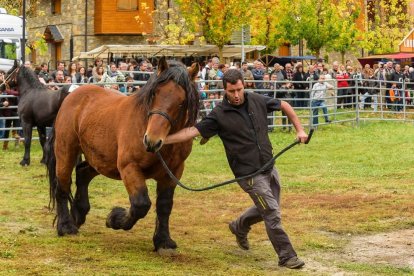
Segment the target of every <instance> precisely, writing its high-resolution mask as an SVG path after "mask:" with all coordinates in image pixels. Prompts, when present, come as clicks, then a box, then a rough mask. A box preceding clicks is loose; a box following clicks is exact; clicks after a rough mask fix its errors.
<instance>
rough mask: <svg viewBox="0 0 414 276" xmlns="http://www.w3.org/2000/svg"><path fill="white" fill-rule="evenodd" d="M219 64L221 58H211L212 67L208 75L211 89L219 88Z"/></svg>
mask: <svg viewBox="0 0 414 276" xmlns="http://www.w3.org/2000/svg"><path fill="white" fill-rule="evenodd" d="M219 64H220V60H219V59H218V58H217V57H214V58H212V59H211V68H210V70H208V76H207V80H208V81H209V82H207V84H208V88H209V90H214V89H217V84H218V82H219V81H218V80H219V77H218V76H217V73H218V66H219Z"/></svg>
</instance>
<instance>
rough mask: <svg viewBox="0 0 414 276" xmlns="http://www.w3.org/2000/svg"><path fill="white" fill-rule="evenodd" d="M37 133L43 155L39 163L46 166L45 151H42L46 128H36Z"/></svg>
mask: <svg viewBox="0 0 414 276" xmlns="http://www.w3.org/2000/svg"><path fill="white" fill-rule="evenodd" d="M37 133H39V141H40V145H41V146H42V153H43V155H42V159H41V160H40V163H42V164H46V159H45V150H44V149H43V148H44V146H45V143H46V127H44V126H38V127H37Z"/></svg>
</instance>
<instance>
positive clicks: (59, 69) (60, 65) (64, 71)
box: [51, 61, 69, 80]
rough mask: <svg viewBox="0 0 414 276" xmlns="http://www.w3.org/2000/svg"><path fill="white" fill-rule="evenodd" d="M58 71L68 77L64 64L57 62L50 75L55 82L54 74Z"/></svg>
mask: <svg viewBox="0 0 414 276" xmlns="http://www.w3.org/2000/svg"><path fill="white" fill-rule="evenodd" d="M58 71H62V72H63V76H68V75H69V73H68V71H66V70H65V62H63V61H58V62H57V66H56V70H55V71H54V72H53V73H52V74H51V76H52V78H53V79H54V80H56V74H57V72H58Z"/></svg>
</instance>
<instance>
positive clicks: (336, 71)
mask: <svg viewBox="0 0 414 276" xmlns="http://www.w3.org/2000/svg"><path fill="white" fill-rule="evenodd" d="M338 74H339V62H338V61H334V62H332V69H331V70H329V75H331V77H332V78H333V79H336V75H338Z"/></svg>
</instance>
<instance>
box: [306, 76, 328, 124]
mask: <svg viewBox="0 0 414 276" xmlns="http://www.w3.org/2000/svg"><path fill="white" fill-rule="evenodd" d="M328 88H333V86H332V85H331V84H329V83H327V82H325V75H323V74H321V75H320V76H319V80H318V82H317V83H315V84H314V85H313V87H312V91H311V95H310V99H311V107H312V113H313V120H312V123H313V125H314V126H316V125H318V124H319V115H318V114H319V108H322V111H323V114H324V116H325V122H326V123H330V122H331V120H329V117H328V108H327V107H326V104H325V97H326V90H327V89H328Z"/></svg>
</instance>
